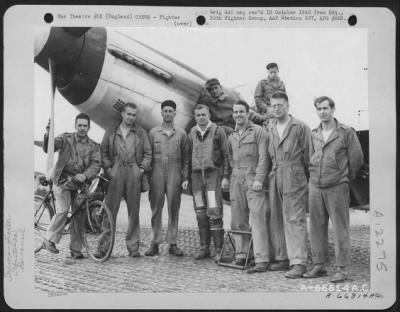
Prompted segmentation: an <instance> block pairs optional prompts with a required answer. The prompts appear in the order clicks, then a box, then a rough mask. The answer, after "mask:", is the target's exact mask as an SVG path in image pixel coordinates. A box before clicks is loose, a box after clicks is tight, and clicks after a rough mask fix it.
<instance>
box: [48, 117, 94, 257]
mask: <svg viewBox="0 0 400 312" xmlns="http://www.w3.org/2000/svg"><path fill="white" fill-rule="evenodd" d="M75 129H76V132H74V133H63V134H62V135H60V136H58V137H56V138H55V140H54V151H58V152H59V157H58V161H57V163H56V166H55V168H54V173H53V183H54V187H53V191H54V198H55V206H56V214H55V215H54V217H53V218H52V219H51V222H50V225H49V227H48V229H47V232H46V240H45V241H44V243H43V245H44V246H43V247H44V248H46V249H47V250H48V251H50V252H52V253H58V252H59V251H58V249H57V248H56V245H55V244H56V243H58V242H59V241H60V239H61V236H62V233H63V230H64V226H65V222H66V220H67V217H68V211H69V207H70V206H71V205H72V211H75V209H77V207H78V206H79V204H80V203H81V200H79V198H78V197H79V196H78V192H77V190H78V189H79V186H80V185H81V184H82V183H90V181H91V180H92V179H93V178H95V177H96V175H97V173H98V172H99V171H100V168H101V154H100V145H99V144H98V143H96V142H94V141H93V140H91V139H90V138H89V137H88V135H87V133H88V131H89V129H90V118H89V116H88V115H86V114H83V113H81V114H79V115H77V116H76V118H75ZM48 132H49V126H47V133H46V134H45V135H44V144H43V150H44V151H45V152H46V153H47V148H48ZM69 179H70V180H71V182H69V183H66V184H63V183H62V181H66V180H69ZM83 228H84V213H83V212H82V211H79V212H77V214H76V215H75V216H74V217H73V218H72V220H71V226H70V234H71V242H70V250H71V257H73V258H75V259H82V258H83V257H84V256H83V254H82V252H81V250H82V240H81V235H82V231H83Z"/></svg>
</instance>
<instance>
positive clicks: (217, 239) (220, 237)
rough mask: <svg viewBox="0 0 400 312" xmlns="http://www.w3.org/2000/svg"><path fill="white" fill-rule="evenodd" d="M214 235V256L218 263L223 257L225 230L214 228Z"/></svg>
mask: <svg viewBox="0 0 400 312" xmlns="http://www.w3.org/2000/svg"><path fill="white" fill-rule="evenodd" d="M211 233H212V237H213V240H214V247H215V256H214V262H215V263H218V262H219V260H220V259H221V251H222V246H223V244H224V230H223V229H222V230H214V231H211Z"/></svg>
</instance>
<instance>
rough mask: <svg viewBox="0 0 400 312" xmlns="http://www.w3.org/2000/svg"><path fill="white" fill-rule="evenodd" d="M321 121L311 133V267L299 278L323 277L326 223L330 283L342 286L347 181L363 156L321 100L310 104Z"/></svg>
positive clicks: (348, 131)
mask: <svg viewBox="0 0 400 312" xmlns="http://www.w3.org/2000/svg"><path fill="white" fill-rule="evenodd" d="M314 106H315V108H316V110H317V114H318V116H319V118H320V119H321V124H320V125H319V127H318V128H316V129H314V130H313V131H312V137H311V138H312V140H311V145H310V155H311V160H310V182H309V204H310V236H311V251H312V259H313V263H314V266H313V268H312V269H311V270H310V271H308V272H307V273H305V274H304V275H303V277H307V278H314V277H318V276H323V275H326V267H325V265H326V262H327V261H328V222H329V218H330V219H331V223H332V226H333V237H334V242H335V256H336V266H337V269H336V273H335V275H334V276H333V277H332V278H331V282H333V283H339V282H344V281H345V280H346V279H347V277H348V273H347V271H346V266H347V265H348V264H349V263H350V248H351V246H350V233H349V226H350V225H349V224H350V220H349V203H350V190H349V181H350V180H352V179H355V177H356V174H357V172H358V170H359V169H360V167H361V165H362V164H363V157H364V156H363V152H362V149H361V145H360V142H359V141H358V138H357V135H356V132H355V131H354V129H353V128H350V127H348V126H346V125H344V124H341V123H339V122H338V121H337V120H336V119H335V118H334V117H333V115H334V113H335V102H334V101H333V100H332V99H331V98H329V97H327V96H321V97H319V98H317V99H315V101H314Z"/></svg>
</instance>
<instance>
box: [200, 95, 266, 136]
mask: <svg viewBox="0 0 400 312" xmlns="http://www.w3.org/2000/svg"><path fill="white" fill-rule="evenodd" d="M239 100H241V98H240V96H239V95H238V94H237V93H235V92H233V91H231V90H227V89H223V93H222V94H221V95H220V96H219V97H217V98H213V97H212V96H210V95H208V94H204V95H202V96H200V98H199V99H198V100H197V103H200V104H205V105H207V106H208V107H209V108H210V114H211V116H210V119H211V121H212V122H213V123H215V124H216V125H218V126H220V127H221V128H223V129H224V131H225V133H226V136H227V137H229V135H230V134H231V133H232V132H233V130H234V129H235V124H236V122H235V120H234V119H233V116H232V113H233V105H234V104H235V103H237V101H239ZM249 119H250V120H251V121H252V122H254V123H255V124H262V123H263V122H264V121H265V118H264V117H263V116H261V115H260V114H257V113H256V112H254V111H252V110H250V116H249Z"/></svg>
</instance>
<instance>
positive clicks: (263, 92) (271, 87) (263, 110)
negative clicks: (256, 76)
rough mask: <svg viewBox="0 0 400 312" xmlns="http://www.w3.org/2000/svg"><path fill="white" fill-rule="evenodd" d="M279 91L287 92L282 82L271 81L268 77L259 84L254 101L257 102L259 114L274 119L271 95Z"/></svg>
mask: <svg viewBox="0 0 400 312" xmlns="http://www.w3.org/2000/svg"><path fill="white" fill-rule="evenodd" d="M277 91H281V92H285V93H286V87H285V84H284V83H283V81H282V80H280V79H278V80H271V79H269V78H268V77H267V78H266V79H262V80H260V81H259V82H258V84H257V86H256V90H255V91H254V100H255V102H256V106H257V110H258V113H260V114H268V116H270V117H274V116H273V115H272V114H271V113H270V111H271V95H272V94H274V93H275V92H277Z"/></svg>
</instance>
